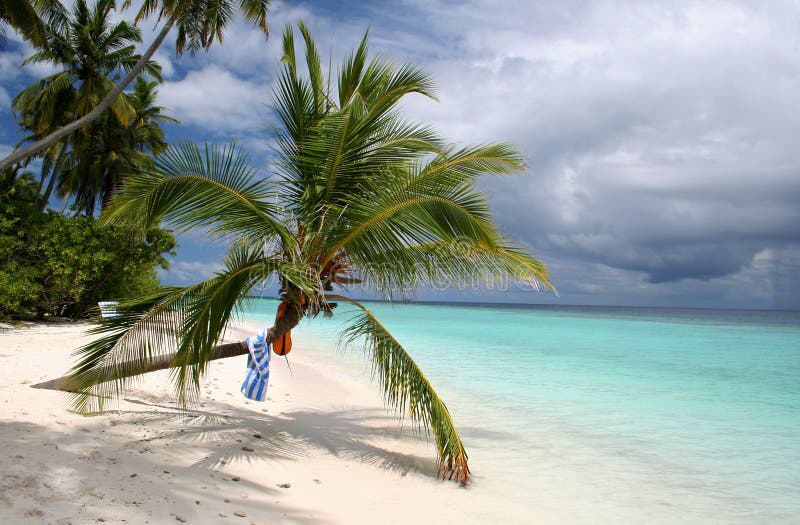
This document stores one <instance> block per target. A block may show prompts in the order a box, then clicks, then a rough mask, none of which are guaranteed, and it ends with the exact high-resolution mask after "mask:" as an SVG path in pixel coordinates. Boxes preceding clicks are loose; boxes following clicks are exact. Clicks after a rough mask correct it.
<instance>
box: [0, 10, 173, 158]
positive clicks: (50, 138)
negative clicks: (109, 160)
mask: <svg viewBox="0 0 800 525" xmlns="http://www.w3.org/2000/svg"><path fill="white" fill-rule="evenodd" d="M174 24H175V17H174V16H172V17H170V18H169V19H168V20H167V22H166V23H165V24H164V27H163V28H162V29H161V32H160V33H159V34H158V36H157V37H156V39H155V40H154V41H153V43H152V44H150V47H149V48H147V51H145V53H144V55H142V57H141V58H140V59H139V61H138V62H137V63H136V65H135V66H133V69H131V70H130V71H129V72H128V74H127V75H125V78H123V79H122V80H121V81H120V83H119V84H117V85H116V86H115V87H114V89H112V90H111V91H110V92H109V93H108V95H106V97H105V98H104V99H103V100H102V101H101V102H100V103H99V104H98V105H97V106H95V108H94V109H93V110H92V111H90V112H89V113H87V114H86V115H84V116H83V117H81V118H79V119H78V120H76V121H74V122H70V123H69V124H67V125H66V126H64V127H62V128H59V129H57V130H56V131H54V132H52V133H51V134H49V135H47V136H46V137H44V138H43V139H41V140H38V141H36V142H34V143H33V144H31V145H29V146H26V147H24V148H22V149H21V150H17V151H15V152H13V153H11V155H9V156H8V157H6V158H4V159H3V160H2V161H0V171H2V170H4V169H6V168H8V167H10V166H13V165H14V164H16V163H18V162H20V161H22V160H25V159H27V158H28V157H32V156H33V155H36V154H37V153H39V152H40V151H42V150H43V149H45V148H47V147H49V146H51V145H53V144H55V143H56V141H58V140H60V139H62V138H64V137H66V136H67V135H69V134H71V133H73V132H75V131H77V130H79V129H80V128H82V127H83V126H85V125H87V124H89V123H91V122H93V121H95V120H96V119H97V118H98V117H99V116H100V115H102V114H103V112H104V111H105V110H106V109H108V107H109V106H110V105H111V103H112V102H114V99H116V98H117V97H118V96H119V95H120V94H121V93H122V92H123V91H124V90H125V88H126V87H128V85H129V84H130V83H131V82H133V80H134V79H135V78H136V77H137V76H139V73H141V72H142V69H144V66H145V65H147V61H148V60H150V57H152V56H153V54H154V53H155V52H156V50H157V49H158V48H159V47H160V46H161V43H162V42H163V41H164V39H165V38H166V37H167V34H168V33H169V31H170V29H172V26H173V25H174Z"/></svg>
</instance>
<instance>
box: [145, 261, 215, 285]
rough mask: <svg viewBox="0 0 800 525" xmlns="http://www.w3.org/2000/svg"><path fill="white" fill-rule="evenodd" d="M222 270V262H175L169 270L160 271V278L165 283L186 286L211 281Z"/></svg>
mask: <svg viewBox="0 0 800 525" xmlns="http://www.w3.org/2000/svg"><path fill="white" fill-rule="evenodd" d="M222 269H223V265H222V263H221V262H220V261H211V262H207V261H206V262H204V261H173V262H171V263H170V267H169V269H168V270H161V269H160V270H158V277H159V279H161V280H163V281H165V282H169V283H172V284H184V285H185V284H193V283H197V282H200V281H203V280H205V279H209V278H210V277H212V276H213V275H214V274H215V273H216V272H219V271H221V270H222Z"/></svg>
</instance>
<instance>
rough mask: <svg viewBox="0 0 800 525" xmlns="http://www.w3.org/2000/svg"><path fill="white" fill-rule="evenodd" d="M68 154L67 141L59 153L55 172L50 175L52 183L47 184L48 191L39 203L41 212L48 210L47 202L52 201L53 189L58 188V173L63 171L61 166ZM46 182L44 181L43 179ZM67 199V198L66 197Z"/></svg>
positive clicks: (54, 168)
mask: <svg viewBox="0 0 800 525" xmlns="http://www.w3.org/2000/svg"><path fill="white" fill-rule="evenodd" d="M66 154H67V141H66V140H65V141H64V144H62V146H61V151H59V152H58V158H56V162H55V164H53V172H52V173H51V174H50V181H49V182H48V183H47V190H46V191H45V192H44V195H43V196H40V198H41V199H42V200H41V201H40V202H39V211H44V210H45V209H46V208H47V202H48V201H49V200H50V195H52V194H53V188H55V186H56V180H58V172H59V171H61V165H62V164H64V157H65V156H66ZM42 181H44V179H42ZM64 198H65V199H66V197H64Z"/></svg>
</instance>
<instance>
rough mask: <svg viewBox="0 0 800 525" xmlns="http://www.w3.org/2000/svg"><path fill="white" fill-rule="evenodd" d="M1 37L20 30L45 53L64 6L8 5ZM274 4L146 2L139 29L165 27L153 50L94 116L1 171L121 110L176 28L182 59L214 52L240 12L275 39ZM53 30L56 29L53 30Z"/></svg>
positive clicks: (26, 1)
mask: <svg viewBox="0 0 800 525" xmlns="http://www.w3.org/2000/svg"><path fill="white" fill-rule="evenodd" d="M106 4H107V5H109V6H110V7H111V8H114V7H115V5H116V4H115V2H114V1H113V0H106ZM130 4H131V1H130V0H125V2H124V3H123V5H122V8H123V9H126V8H128V7H129V6H130ZM0 6H2V7H1V8H0V31H3V30H4V28H5V27H6V26H7V25H11V26H12V27H15V28H17V29H18V30H20V31H21V32H22V34H23V35H25V36H26V37H27V38H28V40H29V41H30V42H31V43H32V44H34V45H38V46H39V47H40V48H41V47H44V48H47V46H48V44H49V39H48V38H46V34H47V32H48V29H47V28H46V26H47V23H48V21H50V20H51V19H52V20H53V21H55V22H56V23H59V24H63V23H64V22H63V11H64V8H63V5H62V4H61V3H60V2H58V1H57V0H3V2H2V3H0ZM268 7H269V1H268V0H238V1H235V2H234V1H231V0H215V1H209V0H145V1H144V2H143V3H142V5H141V7H140V9H139V11H138V14H137V15H136V23H139V22H141V21H142V20H144V19H145V18H147V17H148V16H149V15H152V14H157V15H158V20H159V21H162V22H163V25H162V27H161V30H160V31H159V33H158V35H157V36H156V38H155V39H154V40H153V42H152V43H151V44H150V46H149V47H148V48H147V50H146V51H145V52H144V53H143V54H142V55H141V56H140V57H138V60H136V61H135V62H134V63H133V64H132V65H131V67H129V68H127V70H126V74H125V76H124V77H123V78H122V79H121V80H119V82H117V83H116V85H115V86H113V88H111V89H110V90H107V91H106V92H105V94H104V96H102V97H101V98H99V99H96V100H95V101H94V105H93V106H92V108H91V110H90V111H81V112H80V114H77V115H75V119H73V120H71V121H70V122H68V123H64V122H61V123H59V124H58V125H56V126H54V127H52V128H48V129H47V131H46V133H43V134H42V135H39V136H37V137H36V140H35V141H33V143H32V144H29V145H27V146H25V147H23V148H21V149H18V150H15V151H14V152H13V153H12V154H11V155H9V156H8V157H6V158H4V159H2V160H0V170H5V169H8V168H11V167H12V166H14V165H15V164H17V163H19V162H22V161H24V160H26V159H28V158H30V157H31V156H33V155H36V154H38V153H39V152H41V151H42V150H45V149H51V148H53V147H55V146H56V144H57V143H58V142H59V141H61V140H63V139H64V138H65V137H68V136H69V135H71V134H72V133H74V132H75V131H77V130H79V129H82V128H84V127H85V126H86V125H88V124H90V123H92V122H94V121H95V120H97V119H98V118H100V117H101V115H103V114H104V112H105V111H106V110H107V109H108V108H112V109H113V107H114V106H121V105H123V103H120V102H118V100H119V97H120V95H121V94H122V93H123V91H124V90H125V89H126V88H127V87H128V86H129V85H130V84H131V83H132V82H133V81H134V80H135V79H136V78H137V77H138V76H139V75H140V74H141V73H142V72H143V71H145V70H146V69H147V68H148V67H149V64H150V63H151V62H150V59H151V58H152V56H153V54H154V53H155V52H156V50H158V48H159V47H160V46H161V44H162V43H163V41H164V39H165V38H166V37H167V35H168V34H169V32H170V31H171V30H172V28H173V27H177V29H178V31H177V37H176V41H175V49H176V51H177V53H178V54H181V53H183V52H184V50H188V51H190V52H192V53H194V52H196V51H198V50H200V49H208V48H209V47H210V46H211V45H212V44H213V43H214V42H216V41H222V39H223V36H224V31H225V29H226V27H227V26H228V25H230V23H231V22H232V21H233V19H234V15H235V14H236V12H237V10H238V12H240V13H241V14H242V15H243V16H244V17H245V18H246V19H247V20H249V21H251V22H252V23H254V24H255V25H256V26H257V27H258V28H259V29H261V31H263V32H264V34H265V35H267V34H269V29H268V27H267V10H268ZM50 25H52V23H51V24H50Z"/></svg>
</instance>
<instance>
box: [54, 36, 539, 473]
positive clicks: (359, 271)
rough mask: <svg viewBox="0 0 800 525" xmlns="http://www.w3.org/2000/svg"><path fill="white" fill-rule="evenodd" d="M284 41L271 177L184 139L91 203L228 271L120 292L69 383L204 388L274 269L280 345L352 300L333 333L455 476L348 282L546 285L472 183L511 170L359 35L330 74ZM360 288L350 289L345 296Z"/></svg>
mask: <svg viewBox="0 0 800 525" xmlns="http://www.w3.org/2000/svg"><path fill="white" fill-rule="evenodd" d="M299 30H300V34H301V36H302V39H303V41H304V44H305V58H304V60H303V58H302V57H298V55H297V50H296V45H295V32H294V31H293V29H292V28H291V27H290V28H287V29H286V31H285V32H284V34H283V39H282V47H283V66H282V70H281V72H280V75H279V77H278V81H277V87H276V89H275V93H274V115H275V118H276V122H275V124H276V126H275V128H276V131H275V135H274V137H273V139H274V143H275V150H276V159H275V162H274V164H273V166H274V172H273V173H271V174H269V176H267V177H264V176H262V175H260V174H259V173H258V172H257V171H256V170H254V169H253V168H252V167H250V165H249V162H248V159H247V157H246V156H245V154H244V153H243V152H242V151H240V150H239V149H238V148H237V147H236V146H235V145H231V146H229V147H214V146H205V147H200V146H197V145H194V144H190V143H184V144H181V145H179V146H177V147H172V148H170V149H169V150H168V151H167V152H165V153H164V154H162V155H160V156H158V157H157V158H156V159H155V160H154V162H153V163H152V164H151V165H147V166H145V167H144V168H143V171H142V173H141V174H139V175H138V176H136V177H131V178H129V179H126V180H125V181H124V183H123V185H122V187H121V188H120V189H119V191H118V192H117V194H116V196H115V198H114V200H113V202H112V203H111V204H110V205H109V207H108V208H107V209H106V211H105V213H104V214H103V220H104V221H105V223H107V224H112V225H116V226H120V227H125V228H131V229H133V230H136V231H138V232H140V234H143V233H144V232H147V231H150V230H151V229H152V228H153V227H155V226H157V225H158V224H160V222H161V221H167V222H168V223H169V224H170V225H171V226H173V227H176V228H179V229H181V230H188V229H200V230H202V231H204V232H206V233H207V234H209V235H213V236H217V237H221V238H224V239H227V240H228V241H229V242H230V251H229V253H228V255H227V257H226V259H225V267H224V269H223V270H222V271H220V272H219V273H217V274H216V275H215V276H213V277H212V278H210V279H208V280H206V281H203V282H200V283H197V284H194V285H191V286H186V287H166V288H163V289H160V290H158V291H157V292H154V293H151V294H148V295H146V296H143V297H141V298H139V299H137V300H133V301H128V302H126V303H124V304H123V305H122V307H121V315H120V316H119V317H116V318H114V319H111V320H108V321H107V322H104V323H103V324H102V325H101V326H100V327H99V328H98V329H97V333H99V334H101V335H102V337H99V338H98V339H97V340H96V341H95V342H93V343H91V344H89V345H88V346H86V347H84V348H83V349H81V350H80V352H79V361H78V363H77V364H76V366H75V368H74V370H73V373H72V374H71V376H70V377H69V380H68V389H69V390H72V391H73V392H76V394H75V397H74V402H75V408H76V409H78V410H81V411H92V410H96V409H99V408H102V406H103V402H104V401H105V400H106V399H107V398H108V397H109V396H112V397H113V396H115V395H119V394H121V393H122V391H123V390H124V389H125V388H127V387H128V386H129V385H130V384H131V382H132V381H133V380H134V378H135V377H136V376H137V375H139V374H142V373H145V372H149V371H152V370H155V369H159V368H165V367H174V372H173V375H172V378H173V379H174V382H175V386H176V390H177V393H178V394H179V397H180V399H181V400H182V401H183V402H187V401H190V400H192V399H193V398H194V397H195V396H197V395H198V394H199V389H200V384H201V383H200V382H201V379H202V377H203V375H204V373H205V372H206V371H207V369H208V364H209V361H210V360H212V359H216V358H220V357H227V356H231V355H237V354H246V353H247V349H246V347H245V345H244V344H243V343H241V342H236V343H230V344H223V345H221V344H219V343H220V341H221V338H222V337H223V334H224V332H225V328H226V326H227V324H228V322H229V321H230V320H231V318H232V316H234V315H235V314H236V312H237V311H238V310H239V309H240V308H241V307H242V305H243V303H244V302H245V301H246V299H247V296H248V294H249V293H250V291H251V290H252V289H253V288H254V287H255V286H256V285H258V284H259V283H263V282H264V281H265V280H270V279H277V281H278V282H279V283H280V286H281V298H282V303H283V304H284V308H285V312H286V313H285V315H284V316H283V318H281V319H280V320H279V321H277V322H276V323H275V325H274V326H273V327H272V328H271V329H270V330H269V332H268V337H267V339H268V341H270V342H272V341H275V340H276V339H277V338H278V337H280V336H282V335H283V334H284V333H286V332H287V331H288V330H291V329H292V328H294V327H295V326H297V324H298V323H299V321H300V319H301V318H302V317H303V316H305V317H315V316H318V315H320V314H323V315H325V316H331V315H333V314H334V309H335V307H336V306H337V304H339V303H348V304H349V305H352V307H353V308H355V309H356V310H357V312H358V313H357V314H356V315H355V316H353V317H352V318H351V319H350V320H349V324H348V327H347V328H346V329H345V330H344V332H343V333H342V341H343V343H345V345H353V344H364V345H365V348H366V350H367V352H366V354H367V355H368V356H369V359H370V360H371V363H372V367H373V370H374V372H375V377H376V378H377V380H378V382H379V384H380V387H381V389H382V391H383V393H384V394H385V398H386V401H387V402H388V404H389V405H391V406H393V407H395V408H397V409H398V410H399V411H400V413H403V414H407V415H408V416H410V417H411V419H412V420H414V421H416V422H417V423H418V424H419V425H420V426H421V427H423V428H426V429H428V430H429V431H430V432H431V433H432V434H433V437H434V439H435V442H436V446H437V450H438V465H439V474H440V475H441V476H443V477H446V478H450V479H456V480H458V481H460V482H466V481H467V480H468V479H469V477H470V471H469V466H468V462H467V452H466V449H465V447H464V444H463V442H462V440H461V437H460V435H459V433H458V431H457V429H456V425H455V423H454V421H453V419H452V417H451V414H450V412H449V411H448V409H447V407H446V405H445V403H444V401H443V400H442V399H441V397H440V396H439V395H438V394H437V392H436V391H435V389H434V387H433V385H432V384H431V382H430V381H429V380H428V378H427V377H426V376H425V374H424V373H423V372H422V370H421V369H420V368H419V367H418V366H417V364H416V363H415V362H414V360H413V359H412V357H411V355H410V354H409V353H408V352H407V351H406V350H405V348H404V347H403V346H402V344H401V342H400V341H398V340H397V339H396V338H395V337H394V336H392V334H391V333H390V332H389V330H388V329H387V327H386V326H384V325H383V324H382V323H381V322H380V321H379V320H378V319H377V318H376V317H375V316H374V315H373V313H372V312H371V311H370V310H369V309H368V308H367V307H366V306H364V305H363V304H361V303H360V302H359V301H358V300H357V299H356V298H355V297H354V294H353V293H351V292H352V290H353V287H354V286H357V287H359V288H360V287H368V288H369V289H370V290H372V291H374V292H376V293H379V294H381V295H382V296H383V297H385V298H388V299H403V298H406V297H408V293H409V291H410V290H413V289H415V288H418V287H419V286H422V285H425V284H432V283H440V282H441V281H442V280H444V279H447V280H451V281H453V282H463V281H470V282H472V281H473V280H474V279H475V278H478V277H480V278H482V279H485V280H491V279H498V278H506V277H508V276H511V277H513V278H523V279H526V280H528V281H529V282H531V283H533V284H536V285H537V286H538V285H541V286H545V287H549V286H550V284H549V282H548V280H547V276H548V274H547V270H546V268H545V266H544V265H543V264H542V263H541V262H539V261H538V260H536V259H535V258H533V257H532V256H531V255H530V254H529V253H527V251H526V250H524V249H523V248H521V247H519V246H518V245H516V244H514V243H513V242H512V241H511V240H510V239H508V238H507V237H505V236H504V235H502V234H501V233H500V232H499V231H498V229H497V227H496V226H495V224H494V222H493V220H492V215H491V212H490V209H489V206H488V203H487V201H486V198H485V196H484V195H483V193H482V191H481V190H480V189H479V188H478V187H477V186H476V184H475V182H476V179H477V178H478V177H480V176H482V175H486V174H510V173H513V172H516V171H518V170H520V169H521V168H522V158H521V155H520V154H519V152H518V151H517V150H516V149H514V148H513V147H511V146H509V145H506V144H485V145H475V146H464V147H456V146H453V145H450V144H449V143H447V142H446V141H445V140H443V139H442V138H441V137H440V136H439V135H438V134H437V133H436V132H435V131H434V130H433V129H431V128H430V127H428V126H424V125H421V124H417V123H414V122H410V121H408V120H407V119H405V118H403V116H402V114H401V112H400V109H399V104H400V102H401V101H402V100H403V99H405V98H406V97H407V96H410V95H416V96H424V97H428V98H434V86H433V82H432V80H431V78H430V76H429V75H428V74H426V73H425V72H424V71H423V70H421V69H420V68H417V67H414V66H411V65H397V64H394V63H393V62H391V61H389V60H386V59H384V58H380V57H378V58H372V59H369V58H368V48H367V35H365V36H364V38H363V40H362V41H361V43H360V45H359V46H358V47H357V48H356V49H355V50H354V51H353V52H352V53H351V54H350V55H349V56H348V57H347V58H346V59H345V60H344V61H343V63H342V64H341V66H340V67H339V69H338V72H337V73H336V74H335V75H333V77H334V80H327V81H326V79H330V78H331V76H332V72H326V71H324V69H323V67H322V62H321V59H320V55H319V52H318V50H317V47H316V45H315V43H314V40H313V39H312V37H311V35H310V34H309V31H308V30H307V29H306V27H305V26H303V25H302V24H300V25H299ZM356 293H357V292H356Z"/></svg>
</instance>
